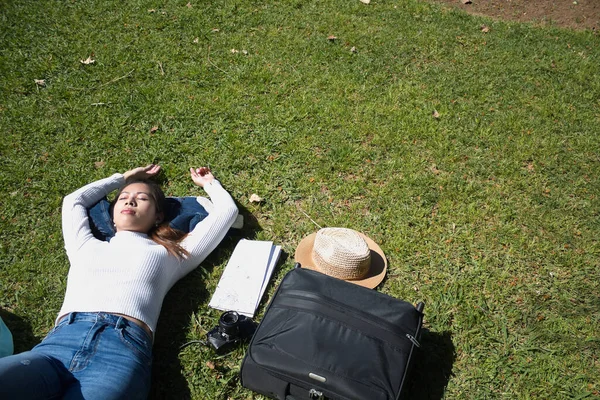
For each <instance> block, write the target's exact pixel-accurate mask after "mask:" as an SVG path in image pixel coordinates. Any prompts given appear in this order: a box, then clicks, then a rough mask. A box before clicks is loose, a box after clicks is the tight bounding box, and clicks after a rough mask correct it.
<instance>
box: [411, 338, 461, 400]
mask: <svg viewBox="0 0 600 400" xmlns="http://www.w3.org/2000/svg"><path fill="white" fill-rule="evenodd" d="M420 342H421V349H420V351H418V352H417V353H415V356H416V357H415V358H414V360H413V361H414V364H413V365H412V370H411V372H410V375H409V377H408V379H409V382H408V384H407V386H406V391H404V392H403V398H404V399H407V400H408V399H410V400H421V399H423V400H425V399H431V400H433V399H442V398H444V393H445V391H446V386H447V385H448V381H449V379H450V376H451V375H452V365H453V364H454V360H455V359H456V352H455V348H454V344H453V343H452V337H451V334H450V332H442V333H437V332H431V331H429V330H427V329H424V330H423V331H422V333H421V340H420Z"/></svg>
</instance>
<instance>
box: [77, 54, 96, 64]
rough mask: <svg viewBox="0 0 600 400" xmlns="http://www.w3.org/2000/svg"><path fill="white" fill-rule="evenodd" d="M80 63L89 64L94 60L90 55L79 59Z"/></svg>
mask: <svg viewBox="0 0 600 400" xmlns="http://www.w3.org/2000/svg"><path fill="white" fill-rule="evenodd" d="M79 62H80V63H82V64H83V65H90V64H93V63H95V62H96V60H93V59H92V56H89V57H88V58H86V59H85V60H79Z"/></svg>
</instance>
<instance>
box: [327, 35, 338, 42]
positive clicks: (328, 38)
mask: <svg viewBox="0 0 600 400" xmlns="http://www.w3.org/2000/svg"><path fill="white" fill-rule="evenodd" d="M327 40H329V41H330V42H333V41H335V40H337V36H334V35H329V36H327Z"/></svg>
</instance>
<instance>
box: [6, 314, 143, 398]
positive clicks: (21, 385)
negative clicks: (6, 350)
mask: <svg viewBox="0 0 600 400" xmlns="http://www.w3.org/2000/svg"><path fill="white" fill-rule="evenodd" d="M151 367H152V339H151V338H150V337H149V336H148V334H147V333H146V332H145V331H144V330H143V329H142V328H141V327H139V326H137V325H136V324H134V323H132V322H130V321H128V320H127V319H125V318H123V317H120V316H117V315H112V314H107V313H71V314H68V315H66V316H65V317H63V318H62V319H61V320H60V321H59V323H58V324H57V325H56V326H55V327H54V328H53V329H52V330H51V331H50V333H49V334H48V335H47V336H46V337H45V338H44V340H43V341H42V342H41V343H40V344H38V345H37V346H35V347H34V348H33V349H32V350H31V351H26V352H24V353H20V354H16V355H13V356H9V357H4V358H0V399H23V400H30V399H68V400H73V399H102V400H116V399H127V400H129V399H146V398H147V397H148V393H149V391H150V376H151Z"/></svg>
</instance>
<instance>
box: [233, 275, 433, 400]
mask: <svg viewBox="0 0 600 400" xmlns="http://www.w3.org/2000/svg"><path fill="white" fill-rule="evenodd" d="M422 311H423V303H419V304H418V305H417V307H415V306H413V305H412V304H410V303H407V302H405V301H401V300H398V299H395V298H393V297H390V296H388V295H385V294H383V293H379V292H377V291H375V290H372V289H367V288H364V287H361V286H358V285H355V284H353V283H349V282H345V281H342V280H339V279H336V278H332V277H329V276H327V275H323V274H321V273H319V272H316V271H311V270H307V269H302V268H295V269H293V270H292V271H290V272H289V273H288V274H286V276H284V278H283V280H282V281H281V284H280V285H279V288H278V289H277V291H276V293H275V295H274V296H273V299H272V300H271V303H270V304H269V306H268V308H267V311H266V312H265V315H264V317H263V319H262V321H261V323H260V325H259V326H258V328H257V330H256V332H255V333H254V336H253V337H252V340H251V342H250V345H249V346H248V350H247V352H246V355H245V357H244V360H243V362H242V367H241V381H242V385H243V386H244V387H246V388H248V389H251V390H253V391H255V392H257V393H261V394H263V395H265V396H267V397H270V398H273V399H278V400H286V399H287V400H304V399H307V400H308V399H328V400H358V399H361V400H397V399H399V398H400V395H401V392H402V387H403V385H404V382H405V379H406V376H407V372H408V370H409V364H410V360H411V357H412V355H413V352H415V347H420V345H419V342H418V339H419V334H420V330H421V325H422V322H423V312H422Z"/></svg>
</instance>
